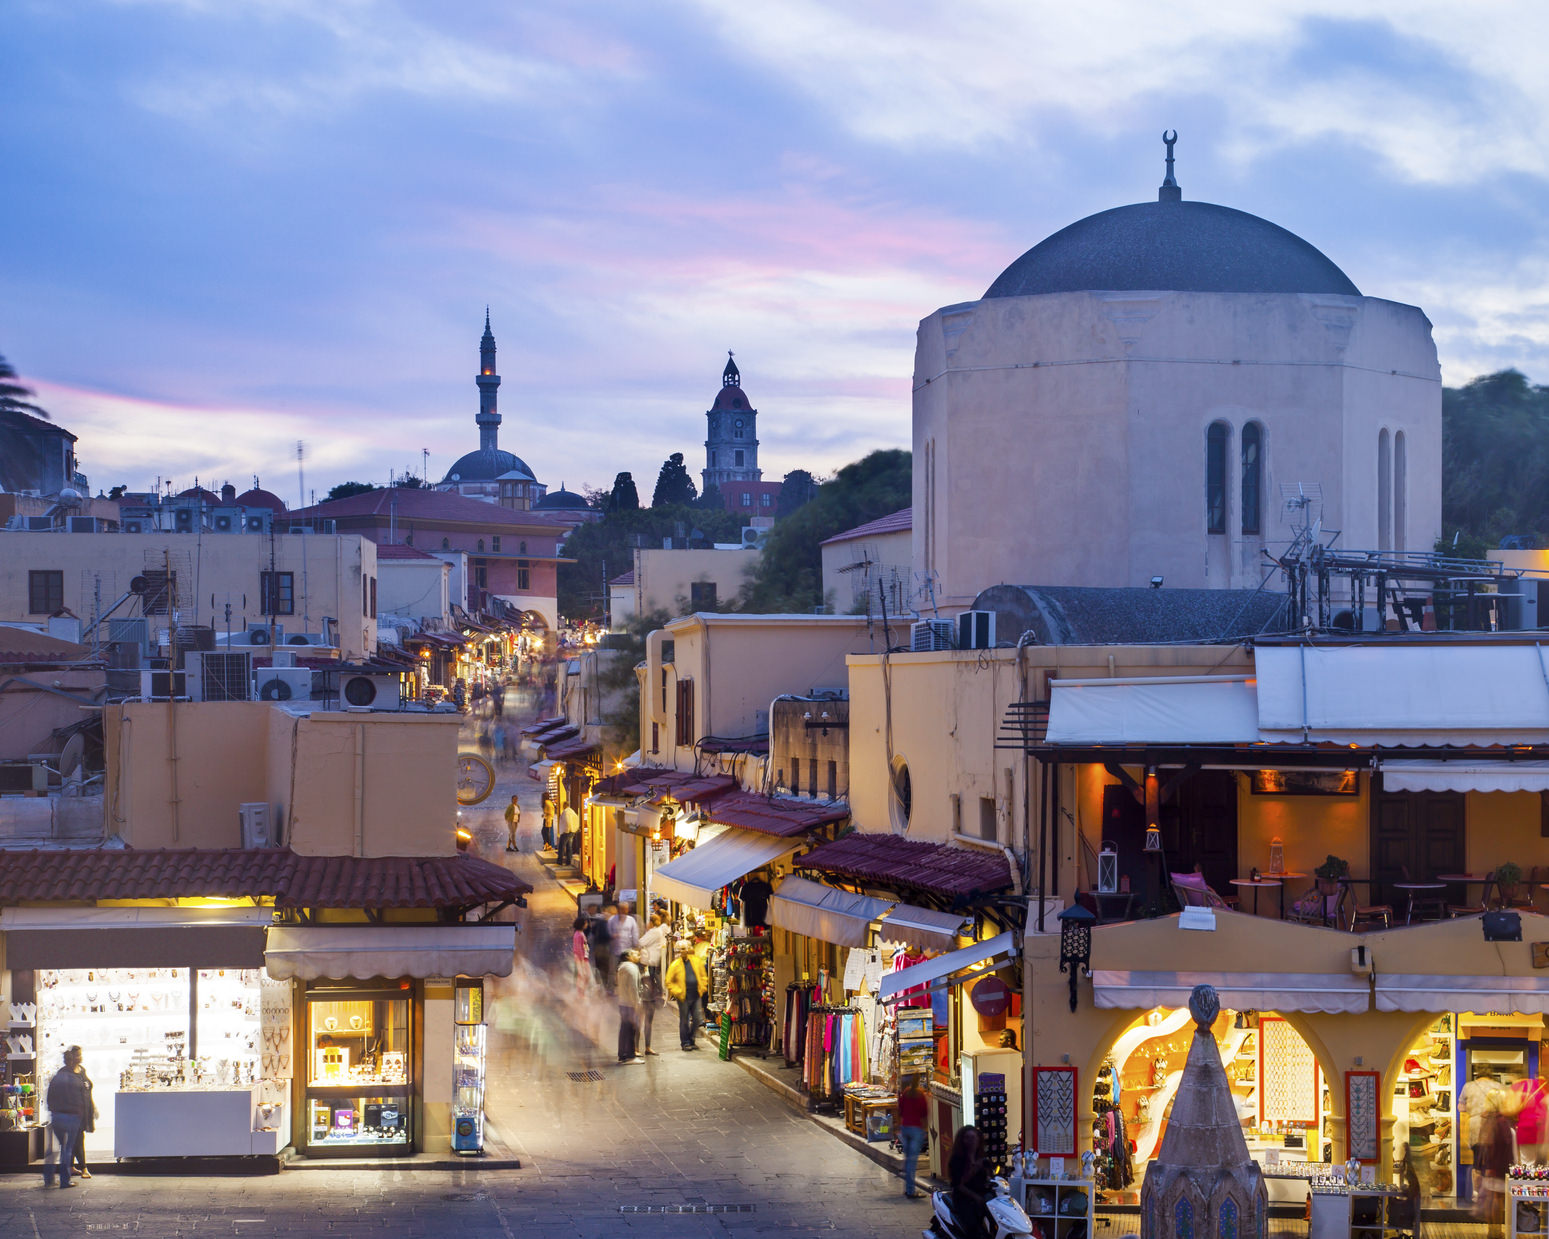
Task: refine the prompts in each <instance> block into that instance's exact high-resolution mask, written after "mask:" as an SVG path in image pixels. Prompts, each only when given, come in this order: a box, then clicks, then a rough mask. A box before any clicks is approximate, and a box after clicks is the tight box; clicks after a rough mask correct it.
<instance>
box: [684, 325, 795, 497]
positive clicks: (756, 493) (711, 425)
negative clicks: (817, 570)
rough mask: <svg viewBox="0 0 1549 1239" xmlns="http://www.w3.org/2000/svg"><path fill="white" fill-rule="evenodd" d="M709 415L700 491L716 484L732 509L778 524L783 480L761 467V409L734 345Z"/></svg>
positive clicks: (708, 412) (706, 415)
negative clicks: (746, 388)
mask: <svg viewBox="0 0 1549 1239" xmlns="http://www.w3.org/2000/svg"><path fill="white" fill-rule="evenodd" d="M705 420H706V423H707V425H706V432H707V433H706V437H705V467H704V469H703V470H702V471H701V477H702V478H703V479H704V485H703V486H702V487H701V488H700V489H701V493H703V492H704V491H707V490H709V489H710V487H711V486H715V487H716V488H717V489H719V490H720V492H721V498H722V500H723V501H724V502H725V504H726V510H727V511H728V512H736V513H738V514H739V515H741V516H745V517H748V518H749V519H750V520H751V521H752V522H753V523H754V524H755V525H761V526H767V525H771V524H773V523H774V514H775V509H776V507H777V506H778V504H779V501H780V483H779V482H765V481H764V480H763V477H764V471H763V470H762V469H760V468H759V467H758V410H757V409H755V408H754V407H753V406H752V404H751V403H750V402H749V401H748V398H747V395H746V393H744V392H743V390H742V375H741V373H740V372H739V371H738V370H737V362H736V359H735V358H734V357H733V356H732V354H731V352H730V351H728V352H727V354H726V369H724V370H722V371H721V390H720V391H718V392H716V393H715V401H714V403H712V404H711V405H710V408H709V410H708V411H707V412H706V413H705Z"/></svg>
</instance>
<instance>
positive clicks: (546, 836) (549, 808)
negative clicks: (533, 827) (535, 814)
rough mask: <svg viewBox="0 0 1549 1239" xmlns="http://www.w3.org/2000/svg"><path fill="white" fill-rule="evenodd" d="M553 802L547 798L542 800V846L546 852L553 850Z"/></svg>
mask: <svg viewBox="0 0 1549 1239" xmlns="http://www.w3.org/2000/svg"><path fill="white" fill-rule="evenodd" d="M554 843H555V840H554V802H553V801H552V800H550V799H549V798H548V797H547V796H544V798H543V846H544V849H545V850H546V851H550V852H552V851H553V850H554Z"/></svg>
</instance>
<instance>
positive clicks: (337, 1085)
mask: <svg viewBox="0 0 1549 1239" xmlns="http://www.w3.org/2000/svg"><path fill="white" fill-rule="evenodd" d="M410 1005H411V995H410V992H409V991H408V990H400V989H381V990H377V989H312V990H309V991H308V992H307V1045H308V1055H307V1060H308V1061H307V1119H308V1122H307V1144H308V1147H309V1149H310V1150H312V1151H314V1152H321V1151H326V1150H330V1149H341V1150H346V1151H358V1150H360V1149H361V1147H362V1146H365V1147H368V1148H372V1149H375V1150H376V1151H378V1152H407V1151H408V1147H409V1141H410V1133H411V1132H412V1130H413V1123H412V1122H411V1121H410V1120H411V1115H410V1112H409V1107H410V1102H411V1093H410V1089H409V1084H410V1079H409V1062H410V1041H409V1011H410Z"/></svg>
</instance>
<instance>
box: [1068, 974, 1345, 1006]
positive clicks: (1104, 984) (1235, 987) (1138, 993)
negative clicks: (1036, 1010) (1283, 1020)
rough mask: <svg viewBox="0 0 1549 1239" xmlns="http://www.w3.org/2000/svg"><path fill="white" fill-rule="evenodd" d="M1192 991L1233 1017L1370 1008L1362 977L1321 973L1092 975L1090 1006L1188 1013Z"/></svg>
mask: <svg viewBox="0 0 1549 1239" xmlns="http://www.w3.org/2000/svg"><path fill="white" fill-rule="evenodd" d="M1196 985H1213V986H1215V990H1216V994H1217V995H1219V997H1220V999H1221V1005H1222V1006H1223V1007H1229V1008H1231V1009H1232V1010H1234V1011H1327V1012H1332V1013H1335V1014H1340V1015H1358V1014H1360V1013H1361V1012H1362V1011H1366V1010H1368V1009H1369V1008H1370V1006H1371V989H1370V986H1369V985H1368V984H1367V981H1366V978H1365V977H1358V976H1353V975H1348V974H1343V973H1321V972H1124V971H1118V970H1106V969H1097V970H1095V971H1094V972H1093V973H1092V995H1093V1003H1094V1005H1095V1006H1098V1007H1106V1008H1110V1009H1117V1010H1140V1011H1144V1010H1149V1009H1150V1008H1151V1007H1186V1006H1188V1003H1189V995H1190V994H1191V993H1192V992H1193V990H1194V987H1195V986H1196Z"/></svg>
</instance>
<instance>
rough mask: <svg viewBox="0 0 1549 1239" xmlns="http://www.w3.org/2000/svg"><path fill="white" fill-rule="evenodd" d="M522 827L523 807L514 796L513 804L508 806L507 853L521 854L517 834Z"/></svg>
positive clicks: (512, 798)
mask: <svg viewBox="0 0 1549 1239" xmlns="http://www.w3.org/2000/svg"><path fill="white" fill-rule="evenodd" d="M521 825H522V806H521V805H520V804H518V803H517V799H516V796H515V795H514V794H513V795H512V797H511V803H510V804H508V805H507V806H506V851H508V852H519V851H521V849H520V848H518V847H517V846H516V832H517V830H518V829H519V828H520V827H521Z"/></svg>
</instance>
